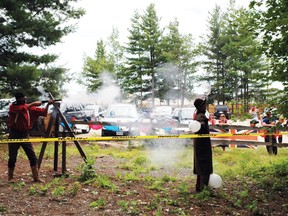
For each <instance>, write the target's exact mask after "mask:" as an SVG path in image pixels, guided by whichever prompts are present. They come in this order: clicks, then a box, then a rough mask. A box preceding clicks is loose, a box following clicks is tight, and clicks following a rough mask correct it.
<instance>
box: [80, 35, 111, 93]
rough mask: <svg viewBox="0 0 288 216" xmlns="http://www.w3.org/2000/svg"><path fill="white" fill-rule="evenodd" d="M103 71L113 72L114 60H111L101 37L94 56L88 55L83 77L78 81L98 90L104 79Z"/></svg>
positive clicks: (88, 87)
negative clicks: (102, 76)
mask: <svg viewBox="0 0 288 216" xmlns="http://www.w3.org/2000/svg"><path fill="white" fill-rule="evenodd" d="M103 72H108V73H113V72H114V62H113V61H111V58H110V59H109V57H108V55H107V52H106V46H105V44H104V41H103V40H102V39H101V40H99V41H97V47H96V51H95V55H94V58H92V57H89V56H88V57H86V59H85V62H84V66H83V73H82V77H81V79H79V80H78V81H79V82H80V83H85V84H86V85H87V89H88V90H89V91H91V92H94V91H97V90H98V89H99V88H100V87H101V86H102V84H103V80H101V73H103Z"/></svg>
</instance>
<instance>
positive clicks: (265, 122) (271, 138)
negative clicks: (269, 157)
mask: <svg viewBox="0 0 288 216" xmlns="http://www.w3.org/2000/svg"><path fill="white" fill-rule="evenodd" d="M262 126H264V127H268V128H269V129H268V130H267V131H265V132H264V134H265V136H264V140H265V142H270V143H271V142H272V145H270V144H267V145H266V149H267V152H268V153H269V154H274V155H277V152H278V148H277V146H274V145H273V144H274V143H276V136H275V135H269V134H266V133H269V132H273V131H274V132H275V131H276V127H275V126H276V118H275V117H273V116H272V113H271V111H268V112H266V115H265V116H264V118H263V119H262Z"/></svg>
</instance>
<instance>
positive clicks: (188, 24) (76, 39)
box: [45, 0, 249, 95]
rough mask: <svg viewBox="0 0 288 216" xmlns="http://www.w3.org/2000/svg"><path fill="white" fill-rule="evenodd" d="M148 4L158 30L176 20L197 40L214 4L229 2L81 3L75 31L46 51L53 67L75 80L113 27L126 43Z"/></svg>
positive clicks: (242, 2)
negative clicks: (135, 20) (53, 57)
mask: <svg viewBox="0 0 288 216" xmlns="http://www.w3.org/2000/svg"><path fill="white" fill-rule="evenodd" d="M151 3H154V4H155V8H156V12H157V15H158V17H159V18H160V19H161V21H160V25H161V27H164V26H167V25H168V24H169V22H171V21H173V20H174V18H177V20H178V21H179V29H180V32H181V33H182V34H188V33H191V34H192V35H193V37H194V38H195V39H196V40H199V36H200V35H203V34H205V31H206V30H207V19H208V17H209V11H210V12H211V11H212V10H213V8H215V5H216V4H217V5H219V6H221V8H222V9H223V10H225V9H226V7H227V6H228V4H229V0H200V1H199V0H177V1H172V0H154V1H151V0H121V1H120V0H105V1H103V0H80V1H79V3H77V6H78V5H79V6H80V7H82V8H84V9H85V10H86V14H85V15H84V16H83V17H82V18H81V19H80V20H79V21H78V25H77V29H76V31H75V32H73V33H71V34H69V35H67V36H65V37H64V38H63V39H62V43H59V44H57V45H56V46H53V47H51V48H49V49H46V51H47V52H49V53H54V54H57V55H59V59H58V61H57V62H56V64H57V65H60V66H64V67H66V68H68V69H69V72H70V74H73V75H72V76H75V77H76V76H77V73H80V72H81V71H82V67H83V63H84V57H85V56H90V57H93V56H94V53H95V50H96V44H97V41H98V40H100V39H103V40H104V41H107V38H108V36H109V35H111V32H112V28H113V27H116V28H117V29H118V30H119V36H120V40H121V41H123V42H125V41H127V40H126V38H127V35H128V28H130V26H131V18H132V16H133V14H134V12H135V10H138V12H139V13H140V14H143V12H144V11H145V10H146V8H147V7H148V5H149V4H151ZM248 4H249V0H236V5H239V6H244V7H247V6H248ZM46 51H45V52H46ZM67 89H68V92H69V95H74V94H79V93H83V92H85V87H83V86H80V85H78V84H76V83H74V82H73V83H72V84H69V85H67Z"/></svg>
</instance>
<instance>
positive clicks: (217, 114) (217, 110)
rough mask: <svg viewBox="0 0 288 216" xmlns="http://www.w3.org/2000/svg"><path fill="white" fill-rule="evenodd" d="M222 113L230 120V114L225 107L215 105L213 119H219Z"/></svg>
mask: <svg viewBox="0 0 288 216" xmlns="http://www.w3.org/2000/svg"><path fill="white" fill-rule="evenodd" d="M222 113H224V115H225V116H226V118H227V119H230V118H231V112H230V109H229V107H228V106H227V105H217V106H216V107H215V113H214V116H215V118H216V119H219V117H220V115H221V114H222Z"/></svg>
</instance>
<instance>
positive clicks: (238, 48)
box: [222, 8, 265, 112]
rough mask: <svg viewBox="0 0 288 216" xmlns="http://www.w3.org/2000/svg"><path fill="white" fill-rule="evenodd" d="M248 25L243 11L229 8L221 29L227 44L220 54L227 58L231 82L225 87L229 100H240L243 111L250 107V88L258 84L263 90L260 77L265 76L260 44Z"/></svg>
mask: <svg viewBox="0 0 288 216" xmlns="http://www.w3.org/2000/svg"><path fill="white" fill-rule="evenodd" d="M250 26H251V16H250V14H249V13H248V11H247V10H246V9H244V8H240V9H236V8H230V9H229V12H228V16H227V26H226V27H225V30H224V38H225V41H226V43H225V45H224V46H223V47H222V52H223V53H224V54H225V56H227V58H226V59H225V65H226V69H227V72H228V73H227V74H228V77H229V78H230V82H227V80H226V82H227V83H226V88H228V91H227V92H228V93H229V95H231V97H232V98H235V99H236V101H237V100H239V99H241V100H242V101H243V103H244V111H245V112H248V108H249V107H248V102H249V100H250V97H251V95H250V88H251V89H253V88H254V86H255V87H258V88H259V87H260V85H262V88H263V86H264V85H265V82H264V79H262V77H261V76H263V75H265V73H263V72H265V70H264V69H265V62H264V61H263V59H262V53H261V49H260V43H259V42H258V41H257V38H256V37H255V34H254V33H253V31H252V30H251V27H250ZM259 84H260V85H259ZM233 87H234V88H233ZM229 90H230V91H229Z"/></svg>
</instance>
